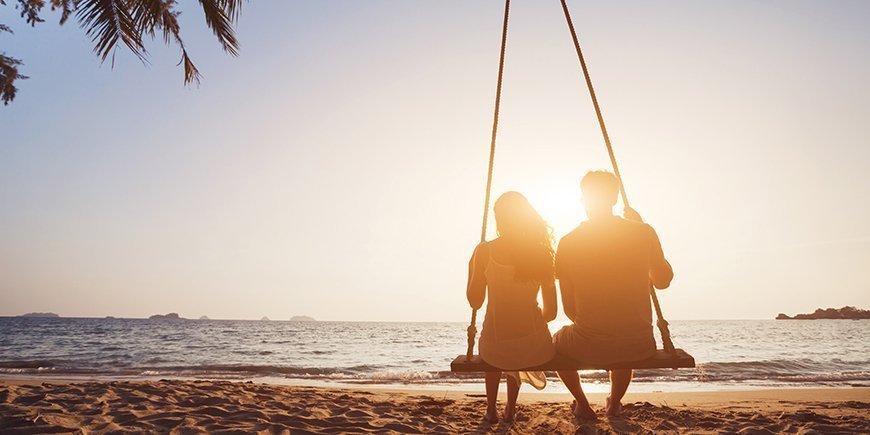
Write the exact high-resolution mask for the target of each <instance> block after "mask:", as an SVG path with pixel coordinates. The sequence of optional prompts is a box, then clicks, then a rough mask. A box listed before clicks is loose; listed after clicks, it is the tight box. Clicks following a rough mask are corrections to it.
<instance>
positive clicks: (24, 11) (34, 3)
mask: <svg viewBox="0 0 870 435" xmlns="http://www.w3.org/2000/svg"><path fill="white" fill-rule="evenodd" d="M3 4H6V3H5V2H4V3H3ZM43 7H45V0H18V8H19V9H21V17H22V18H24V20H25V21H27V24H30V25H31V26H36V23H41V22H43V21H45V20H43V19H42V18H40V17H39V11H41V10H42V8H43Z"/></svg>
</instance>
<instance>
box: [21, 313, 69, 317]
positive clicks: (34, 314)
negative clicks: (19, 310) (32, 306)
mask: <svg viewBox="0 0 870 435" xmlns="http://www.w3.org/2000/svg"><path fill="white" fill-rule="evenodd" d="M18 317H45V318H48V317H52V318H53V317H60V316H59V315H57V314H55V313H27V314H22V315H20V316H18Z"/></svg>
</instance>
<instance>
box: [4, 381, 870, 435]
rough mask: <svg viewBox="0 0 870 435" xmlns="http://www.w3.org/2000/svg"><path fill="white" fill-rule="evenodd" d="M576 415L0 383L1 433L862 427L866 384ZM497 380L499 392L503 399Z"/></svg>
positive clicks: (277, 394)
mask: <svg viewBox="0 0 870 435" xmlns="http://www.w3.org/2000/svg"><path fill="white" fill-rule="evenodd" d="M605 397H606V394H604V393H591V394H589V399H590V402H591V403H592V406H593V408H594V409H595V410H596V412H598V413H599V416H600V418H599V420H596V421H575V420H573V419H572V417H571V415H570V412H569V409H568V407H569V403H570V396H569V395H568V394H565V393H541V394H534V395H533V394H521V395H520V400H519V405H518V412H519V414H518V415H519V417H518V419H517V421H516V422H512V423H507V422H500V423H498V424H495V425H490V424H488V423H484V422H483V421H482V420H481V418H482V416H483V412H484V410H485V407H486V404H485V399H484V394H483V391H482V390H478V391H431V390H425V391H421V390H413V389H381V388H370V387H367V386H357V387H354V388H323V387H312V386H299V385H296V386H287V385H274V384H264V383H254V382H251V381H235V382H230V381H204V380H201V381H190V380H186V381H183V380H160V381H91V382H87V381H85V382H82V381H69V382H64V381H58V380H52V381H48V380H46V379H44V378H33V377H30V378H19V379H15V380H11V379H3V380H0V432H5V431H10V432H16V433H46V432H61V431H76V430H78V431H83V432H96V433H102V432H111V431H137V432H158V433H169V432H172V433H208V432H218V431H235V432H244V433H249V432H265V433H281V432H285V433H286V432H287V431H289V432H292V433H335V432H342V433H347V432H357V433H361V432H375V433H381V432H403V433H460V432H461V433H490V432H497V433H575V432H577V431H581V432H583V433H585V432H590V431H592V432H593V433H594V432H604V433H611V432H619V433H624V432H654V433H660V432H666V433H720V432H727V433H738V432H739V433H760V434H768V433H779V432H822V433H866V432H868V431H870V413H868V410H870V388H866V387H855V388H808V389H770V390H757V391H718V392H682V393H680V392H656V393H639V392H631V391H629V393H628V394H627V395H626V397H625V400H624V402H623V403H624V404H625V408H624V413H623V415H622V416H620V417H618V418H604V415H603V414H604V412H603V404H604V400H605ZM503 401H504V388H502V395H501V398H500V404H499V406H500V408H501V407H502V406H503V403H504V402H503Z"/></svg>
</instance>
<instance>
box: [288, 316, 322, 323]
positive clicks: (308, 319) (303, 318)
mask: <svg viewBox="0 0 870 435" xmlns="http://www.w3.org/2000/svg"><path fill="white" fill-rule="evenodd" d="M290 321H291V322H316V321H317V320H315V319H314V317H309V316H293V317H291V318H290Z"/></svg>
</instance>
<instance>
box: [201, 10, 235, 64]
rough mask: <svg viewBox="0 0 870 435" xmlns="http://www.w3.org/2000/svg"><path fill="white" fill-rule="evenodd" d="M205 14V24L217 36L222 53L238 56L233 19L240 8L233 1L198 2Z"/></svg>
mask: <svg viewBox="0 0 870 435" xmlns="http://www.w3.org/2000/svg"><path fill="white" fill-rule="evenodd" d="M199 3H200V5H202V11H203V12H204V13H205V23H206V24H207V25H208V27H209V28H211V30H212V31H213V32H214V34H215V36H217V39H218V42H220V44H221V46H222V47H223V49H224V51H226V52H227V53H229V54H231V55H233V56H238V55H239V41H238V40H237V39H236V33H235V31H234V30H233V22H234V18H235V17H237V16H238V11H239V10H240V7H239V6H238V4H237V3H239V2H238V1H234V0H199Z"/></svg>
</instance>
